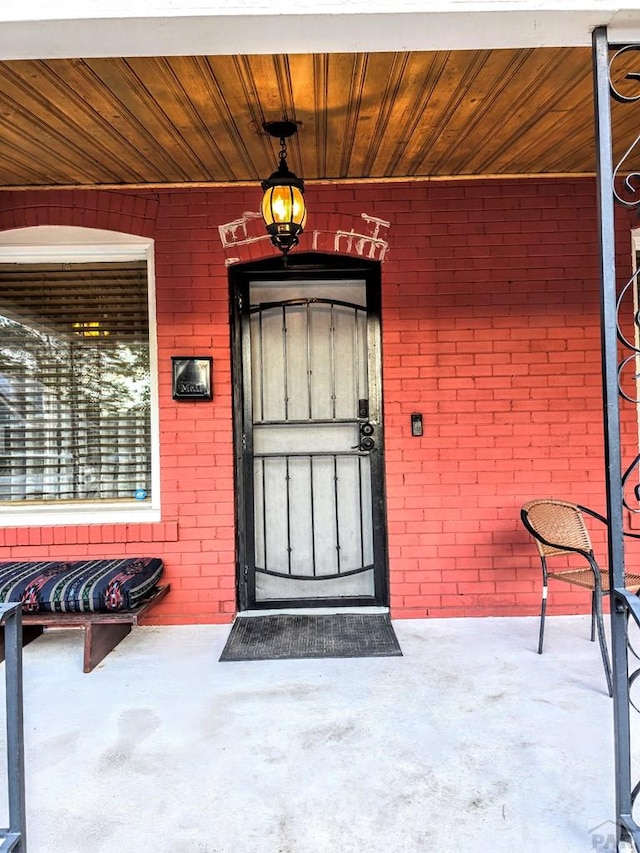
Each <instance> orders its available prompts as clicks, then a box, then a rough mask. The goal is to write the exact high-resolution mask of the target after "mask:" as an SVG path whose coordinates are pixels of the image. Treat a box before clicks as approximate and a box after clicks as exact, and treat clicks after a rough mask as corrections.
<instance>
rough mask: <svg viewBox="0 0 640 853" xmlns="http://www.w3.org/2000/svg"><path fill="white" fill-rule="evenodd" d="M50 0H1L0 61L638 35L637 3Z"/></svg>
mask: <svg viewBox="0 0 640 853" xmlns="http://www.w3.org/2000/svg"><path fill="white" fill-rule="evenodd" d="M218 2H219V0H218ZM241 2H242V6H241V5H240V3H241ZM52 5H53V4H51V3H50V2H36V0H22V2H17V0H3V2H2V4H1V6H0V59H50V58H64V57H67V58H69V57H92V56H93V57H96V56H101V57H106V56H176V55H192V56H198V55H207V54H208V55H231V54H250V53H322V52H332V53H341V52H348V53H351V52H360V51H369V52H372V51H411V50H474V49H494V48H506V47H557V46H566V47H574V46H580V45H585V46H586V45H589V44H590V41H591V31H592V30H593V29H594V28H595V27H597V26H602V25H606V26H608V27H609V32H610V38H611V39H615V40H620V41H625V42H627V41H640V3H639V2H638V0H617V2H598V0H591V2H589V0H565V2H562V3H558V2H551V0H538V2H528V0H475V2H465V0H461V2H460V1H458V2H456V0H438V2H430V3H426V2H424V0H423V2H416V0H366V2H365V0H347V2H345V0H343V2H340V3H338V2H328V3H325V4H323V6H322V13H321V14H319V13H318V3H317V0H298V2H297V4H296V11H295V14H292V13H291V3H290V2H287V3H283V2H281V0H276V2H274V3H270V4H268V3H266V0H229V2H227V3H226V4H225V5H224V8H223V7H222V6H217V5H216V4H214V3H205V2H194V0H192V2H191V3H184V2H177V0H155V2H147V0H129V1H128V2H127V4H126V8H125V5H124V4H123V3H122V2H119V3H118V2H114V0H84V2H82V3H80V2H78V0H59V2H58V3H56V4H55V10H54V11H52V9H51V6H52ZM425 7H426V8H425ZM280 10H282V12H281V11H280Z"/></svg>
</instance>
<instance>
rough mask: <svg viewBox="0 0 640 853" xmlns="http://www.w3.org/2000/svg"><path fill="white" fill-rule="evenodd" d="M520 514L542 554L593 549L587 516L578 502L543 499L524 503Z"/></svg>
mask: <svg viewBox="0 0 640 853" xmlns="http://www.w3.org/2000/svg"><path fill="white" fill-rule="evenodd" d="M520 516H521V518H522V523H523V524H524V526H525V527H526V528H527V530H528V531H529V533H531V535H532V536H533V539H534V541H535V543H536V547H537V548H538V552H539V554H540V556H541V557H549V556H553V555H556V554H571V553H575V551H583V552H584V551H586V552H587V553H592V552H593V547H592V545H591V538H590V536H589V531H588V530H587V527H586V525H585V523H584V516H583V514H582V512H581V510H580V508H579V507H578V506H577V505H576V504H572V503H569V502H568V501H557V500H552V499H551V498H541V499H538V500H533V501H528V503H526V504H524V506H523V507H522V509H521V511H520Z"/></svg>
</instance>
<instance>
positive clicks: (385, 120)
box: [0, 48, 638, 188]
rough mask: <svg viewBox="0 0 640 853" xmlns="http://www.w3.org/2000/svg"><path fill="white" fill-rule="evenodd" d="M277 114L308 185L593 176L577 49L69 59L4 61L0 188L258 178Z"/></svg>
mask: <svg viewBox="0 0 640 853" xmlns="http://www.w3.org/2000/svg"><path fill="white" fill-rule="evenodd" d="M632 112H633V111H632ZM615 115H616V138H617V147H618V149H619V150H620V151H623V150H624V147H625V146H626V145H628V144H630V142H631V141H632V140H633V138H634V136H635V128H636V126H637V124H638V122H637V121H635V122H634V120H633V118H634V117H633V116H631V117H630V118H629V117H627V116H626V113H622V112H620V113H619V114H618V113H616V114H615ZM618 115H619V116H620V117H619V118H618ZM283 117H287V118H291V119H294V120H296V121H297V122H298V123H299V133H298V134H297V137H296V138H295V139H294V140H293V141H292V143H291V145H290V150H289V165H290V167H291V168H292V169H293V170H294V171H295V172H296V173H297V174H298V175H300V176H302V177H304V178H305V179H306V180H313V179H319V180H327V179H328V180H331V179H381V178H394V179H401V178H417V177H419V178H426V177H446V176H464V175H514V174H523V175H538V174H541V175H543V174H565V173H566V174H584V173H592V172H593V170H594V163H595V155H594V139H593V136H594V132H593V106H592V80H591V57H590V51H589V50H588V49H586V48H572V49H567V48H544V49H536V50H531V49H527V50H516V49H514V50H495V51H457V52H424V53H372V54H322V55H289V56H223V57H220V56H208V57H202V56H200V57H168V58H148V57H143V58H131V59H70V60H49V61H8V62H2V63H0V152H1V156H0V187H5V188H8V187H28V186H100V185H108V186H114V185H116V186H122V185H129V186H131V185H134V186H137V185H175V184H183V183H187V184H191V183H195V184H198V183H206V184H208V183H213V184H218V183H222V184H225V183H235V182H246V181H250V182H256V181H258V180H260V179H261V178H264V177H266V176H267V175H269V174H270V173H271V172H272V171H273V170H274V168H275V165H276V153H275V152H276V149H277V141H274V140H272V139H271V138H270V137H269V136H268V135H266V134H265V132H264V130H263V128H262V125H263V122H264V121H271V120H275V119H281V118H283Z"/></svg>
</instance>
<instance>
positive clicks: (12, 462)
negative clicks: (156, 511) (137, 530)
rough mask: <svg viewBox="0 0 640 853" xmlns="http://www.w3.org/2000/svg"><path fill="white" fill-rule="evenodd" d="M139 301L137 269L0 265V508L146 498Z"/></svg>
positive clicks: (146, 423) (146, 411) (143, 306)
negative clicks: (10, 505) (2, 504)
mask: <svg viewBox="0 0 640 853" xmlns="http://www.w3.org/2000/svg"><path fill="white" fill-rule="evenodd" d="M147 292H148V277H147V263H146V261H144V260H131V261H125V262H90V263H58V262H55V263H54V262H46V263H0V502H2V503H5V504H7V503H11V504H14V502H21V504H22V505H25V502H31V503H32V504H34V505H35V504H37V503H38V502H40V503H42V502H52V501H53V502H60V503H62V502H79V501H84V502H86V501H92V502H96V501H99V502H105V501H110V502H113V501H118V502H124V501H136V502H137V501H140V500H147V499H150V498H151V428H150V409H151V392H150V387H151V382H150V363H149V314H148V296H147ZM14 505H15V504H14Z"/></svg>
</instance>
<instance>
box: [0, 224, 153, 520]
mask: <svg viewBox="0 0 640 853" xmlns="http://www.w3.org/2000/svg"><path fill="white" fill-rule="evenodd" d="M140 260H144V261H146V264H147V279H148V309H149V372H150V379H151V413H150V414H151V448H150V450H151V500H150V501H131V503H128V504H127V506H126V507H123V506H122V502H118V503H116V502H114V503H113V504H111V505H110V504H109V502H108V501H95V502H91V501H83V502H82V503H81V504H80V503H79V504H78V505H73V504H66V505H65V506H63V507H62V506H60V505H59V504H58V505H56V502H55V501H51V502H46V501H44V502H42V503H39V504H38V505H37V507H34V506H19V505H17V506H15V507H14V506H11V505H9V504H4V505H3V506H2V507H1V508H0V527H27V526H28V527H46V526H49V525H58V524H67V525H82V524H117V523H123V522H129V523H138V522H147V523H153V522H157V521H160V520H161V504H160V424H159V407H158V341H157V328H156V300H155V293H156V288H155V269H154V242H153V240H151V239H150V238H147V237H138V236H136V235H134V234H124V233H121V232H119V231H105V230H102V229H98V228H81V227H75V226H64V225H36V226H33V227H30V228H17V229H12V230H9V231H3V232H0V263H24V264H37V263H44V262H48V261H51V262H54V263H55V262H57V263H70V264H73V263H85V262H89V261H98V262H101V261H104V262H105V263H106V262H109V261H112V262H117V261H124V262H126V261H140Z"/></svg>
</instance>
